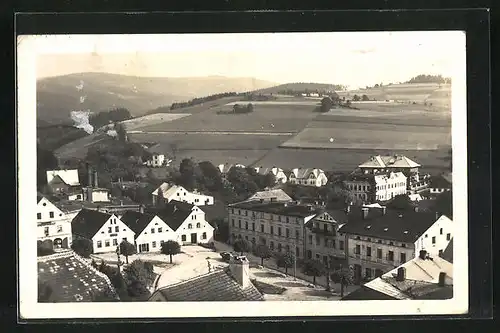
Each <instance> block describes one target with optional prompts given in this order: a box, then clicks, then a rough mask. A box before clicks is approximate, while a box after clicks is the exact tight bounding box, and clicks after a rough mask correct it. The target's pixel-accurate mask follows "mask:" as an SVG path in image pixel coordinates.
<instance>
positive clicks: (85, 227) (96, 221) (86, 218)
mask: <svg viewBox="0 0 500 333" xmlns="http://www.w3.org/2000/svg"><path fill="white" fill-rule="evenodd" d="M111 216H112V215H111V214H108V213H104V212H100V211H97V210H91V209H86V208H83V209H82V210H80V212H78V214H77V215H76V216H75V217H74V218H73V221H71V228H72V230H73V233H74V234H76V235H79V236H82V237H86V238H88V239H91V238H92V237H94V236H95V234H96V233H97V232H98V231H99V229H101V227H102V226H103V225H104V223H106V221H108V220H109V218H110V217H111Z"/></svg>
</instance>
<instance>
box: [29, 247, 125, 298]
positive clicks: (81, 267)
mask: <svg viewBox="0 0 500 333" xmlns="http://www.w3.org/2000/svg"><path fill="white" fill-rule="evenodd" d="M37 264H38V285H39V290H38V302H41V303H47V302H50V303H52V302H93V301H108V302H110V301H118V300H119V297H118V295H117V293H116V291H115V289H114V287H113V285H112V284H111V282H110V281H109V278H108V277H107V276H106V275H105V274H103V273H101V272H99V271H98V270H96V269H95V268H94V267H92V265H91V264H90V263H89V262H88V261H87V260H85V259H84V258H82V257H80V256H79V255H77V254H76V253H75V252H73V251H71V250H67V251H63V252H58V253H55V254H51V255H48V256H42V257H38V258H37ZM40 287H41V288H40ZM40 289H41V290H40Z"/></svg>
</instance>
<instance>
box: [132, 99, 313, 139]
mask: <svg viewBox="0 0 500 333" xmlns="http://www.w3.org/2000/svg"><path fill="white" fill-rule="evenodd" d="M313 108H314V107H313V106H311V107H304V106H296V105H289V106H267V105H266V106H263V105H259V106H255V107H254V111H253V112H251V113H246V114H225V115H220V114H217V111H218V110H220V109H222V108H213V109H209V110H207V111H205V112H200V113H197V114H193V115H191V116H189V117H184V118H182V119H177V120H174V121H171V122H164V123H160V124H157V125H152V126H147V127H143V128H140V130H141V131H144V132H148V131H153V132H154V131H186V132H188V131H257V132H259V131H262V132H299V131H301V130H302V129H303V128H304V127H305V126H306V125H307V123H308V122H309V121H310V120H311V119H313V118H314V117H316V116H317V115H318V113H315V112H313V111H312V110H313Z"/></svg>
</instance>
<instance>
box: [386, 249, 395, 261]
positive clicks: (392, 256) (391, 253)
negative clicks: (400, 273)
mask: <svg viewBox="0 0 500 333" xmlns="http://www.w3.org/2000/svg"><path fill="white" fill-rule="evenodd" d="M387 260H389V261H394V252H393V251H389V253H387Z"/></svg>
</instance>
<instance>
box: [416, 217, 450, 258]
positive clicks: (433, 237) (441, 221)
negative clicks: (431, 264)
mask: <svg viewBox="0 0 500 333" xmlns="http://www.w3.org/2000/svg"><path fill="white" fill-rule="evenodd" d="M453 230H454V225H453V221H452V220H451V219H450V218H448V217H447V216H446V215H441V216H438V215H436V222H435V223H434V224H432V225H431V226H430V227H429V229H427V230H425V232H424V233H423V234H422V235H421V236H420V237H419V238H418V239H417V241H416V242H415V253H417V254H418V253H419V252H420V251H421V250H425V251H426V252H427V253H428V254H429V255H430V256H432V257H436V256H442V254H443V253H444V252H445V250H446V248H447V247H448V244H450V242H451V240H452V239H453Z"/></svg>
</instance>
